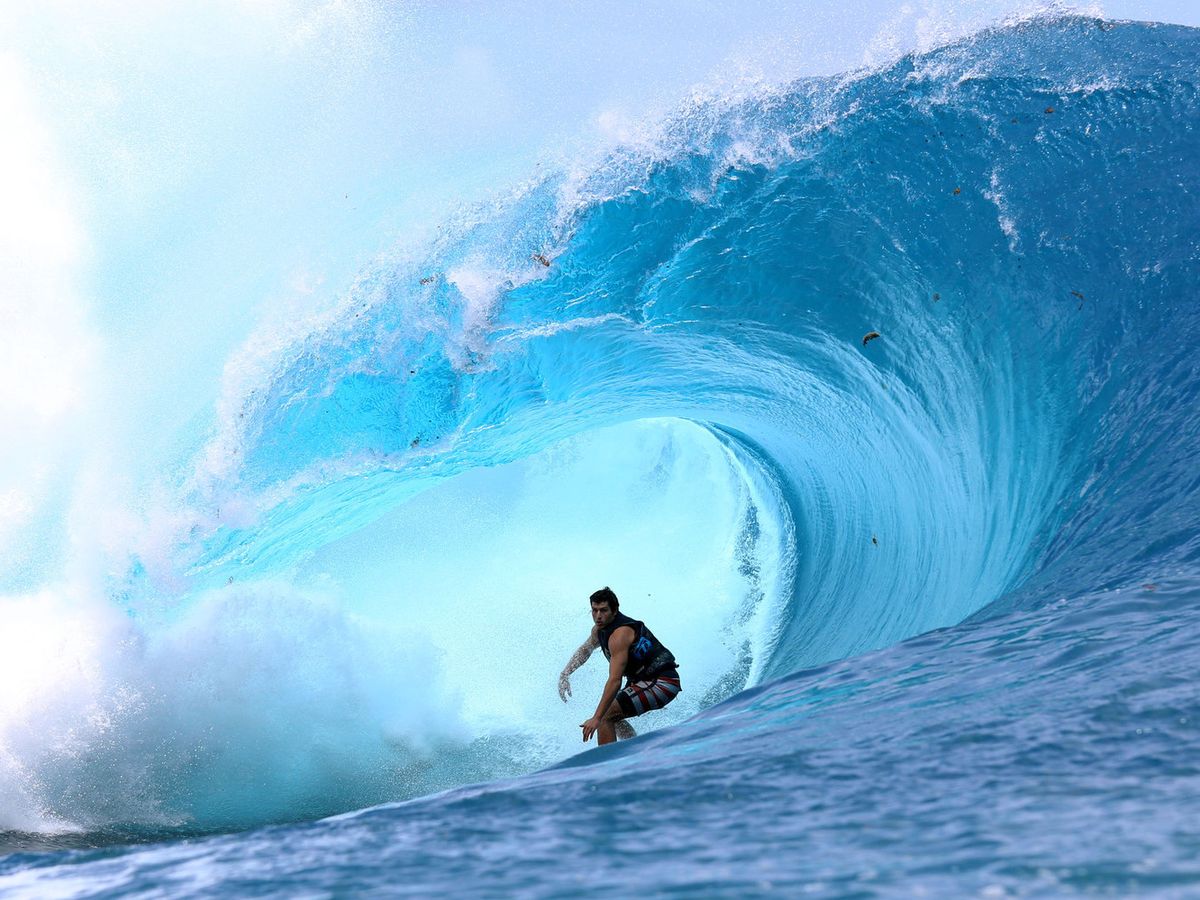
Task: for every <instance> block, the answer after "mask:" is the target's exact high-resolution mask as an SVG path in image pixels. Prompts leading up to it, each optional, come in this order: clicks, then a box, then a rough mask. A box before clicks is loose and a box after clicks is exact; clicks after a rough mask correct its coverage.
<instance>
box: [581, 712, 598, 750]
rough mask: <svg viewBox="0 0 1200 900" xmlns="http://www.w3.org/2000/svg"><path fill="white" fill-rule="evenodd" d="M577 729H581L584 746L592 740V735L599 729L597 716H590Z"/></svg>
mask: <svg viewBox="0 0 1200 900" xmlns="http://www.w3.org/2000/svg"><path fill="white" fill-rule="evenodd" d="M579 727H580V728H582V729H583V742H584V743H585V744H586V743H587V742H588V741H590V740H591V739H592V735H593V734H595V733H596V729H597V728H599V727H600V719H599V717H597V716H592V717H591V718H590V719H588V720H587V721H586V722H584V723H583V724H582V725H580V726H579Z"/></svg>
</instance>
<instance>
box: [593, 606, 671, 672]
mask: <svg viewBox="0 0 1200 900" xmlns="http://www.w3.org/2000/svg"><path fill="white" fill-rule="evenodd" d="M625 625H628V626H629V627H630V628H632V629H633V643H632V644H630V645H629V659H628V660H627V661H626V663H625V677H626V678H627V679H628V680H629V681H647V680H649V679H651V678H655V677H657V676H659V675H662V674H664V673H667V672H672V671H674V670H675V668H676V665H677V663H676V662H675V656H674V654H672V653H671V651H670V650H668V649H667V648H666V647H664V646H663V645H662V642H661V641H660V640H659V639H658V638H656V637H655V636H654V634H653V632H651V631H650V629H649V628H647V627H646V623H645V622H640V621H638V620H637V619H631V618H629V616H627V615H625V614H624V613H617V614H616V616H614V617H613V620H612V621H611V622H609V623H608V624H607V625H605V626H604V627H603V628H601V629H600V630H599V631H597V632H596V637H597V638H598V639H599V641H600V649H601V650H603V651H604V658H605V659H612V653H610V652H609V650H608V639H609V638H610V637H612V633H613V632H614V631H616V630H617V629H618V628H621V627H622V626H625Z"/></svg>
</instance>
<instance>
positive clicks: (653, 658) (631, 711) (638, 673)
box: [558, 587, 680, 744]
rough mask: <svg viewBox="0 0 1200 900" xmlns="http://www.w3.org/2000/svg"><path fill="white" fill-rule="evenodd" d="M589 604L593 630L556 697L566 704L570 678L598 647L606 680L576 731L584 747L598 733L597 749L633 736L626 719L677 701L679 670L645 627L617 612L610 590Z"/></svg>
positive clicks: (569, 664) (566, 671) (570, 662)
mask: <svg viewBox="0 0 1200 900" xmlns="http://www.w3.org/2000/svg"><path fill="white" fill-rule="evenodd" d="M589 599H590V601H591V605H592V621H593V622H594V623H595V625H594V626H593V627H592V633H591V634H590V635H589V636H588V639H587V640H586V641H584V642H583V643H582V644H581V645H580V646H579V649H578V650H576V651H575V653H574V654H572V656H571V658H570V660H568V661H567V665H566V667H565V668H564V669H563V671H562V674H561V675H559V676H558V695H559V696H560V697H561V698H562V701H563V703H566V702H567V698H568V697H570V696H571V681H570V675H571V673H572V672H574V671H575V670H576V669H578V668H579V667H580V666H582V665H583V664H584V663H585V662H587V661H588V658H589V657H591V655H592V651H593V650H595V649H596V648H597V647H599V648H600V650H601V651H602V652H603V653H604V657H605V659H607V660H608V681H606V682H605V684H604V690H603V692H602V693H601V694H600V703H599V704H598V705H597V706H596V714H595V715H593V716H592V717H591V718H590V719H588V720H587V721H586V722H584V723H583V724H582V725H580V726H579V727H580V728H582V729H583V740H584V741H585V742H586V741H589V740H591V738H592V735H593V734H596V735H597V736H598V740H599V742H600V743H601V744H609V743H612V742H613V741H615V740H617V739H618V738H620V739H622V740H624V739H626V738H631V737H634V736H635V734H636V732H634V730H633V726H632V725H630V724H629V722H627V721H626V720H627V719H631V718H633V717H634V716H640V715H641V714H642V713H645V712H649V711H650V710H652V709H662V708H663V707H664V706H666V705H667V704H668V703H670V702H671V701H672V700H674V699H675V697H676V696H677V695H678V694H679V691H680V686H679V669H678V664H677V663H676V662H675V657H674V655H673V654H672V653H671V651H670V650H668V649H667V648H666V647H665V646H664V645H663V644H662V642H661V641H659V640H658V638H656V637H655V636H654V634H653V632H651V631H650V629H649V628H647V627H646V624H645V623H644V622H641V621H639V620H637V619H631V618H630V617H629V616H627V615H625V614H623V613H622V612H620V600H618V599H617V595H616V594H615V593H613V592H612V590H610V589H609V588H607V587H604V588H601V589H600V590H598V591H596V592H595V593H594V594H592V596H591V597H590V598H589ZM622 677H624V679H625V687H624V688H622V687H621V679H622Z"/></svg>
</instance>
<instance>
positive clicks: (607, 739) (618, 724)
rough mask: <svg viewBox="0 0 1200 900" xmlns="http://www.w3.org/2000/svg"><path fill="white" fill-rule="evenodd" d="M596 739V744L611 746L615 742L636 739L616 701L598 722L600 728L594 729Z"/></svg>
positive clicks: (635, 734) (631, 727) (634, 732)
mask: <svg viewBox="0 0 1200 900" xmlns="http://www.w3.org/2000/svg"><path fill="white" fill-rule="evenodd" d="M596 737H597V742H598V743H601V744H611V743H612V742H613V741H616V740H622V741H624V740H628V739H629V738H631V737H637V732H636V731H634V730H633V726H632V725H630V724H629V723H628V722H627V721H625V713H624V711H623V710H622V709H621V704H619V703H617V701H616V700H614V701H613V703H612V706H610V707H609V708H608V712H606V713H605V714H604V718H603V719H601V720H600V727H599V728H597V729H596Z"/></svg>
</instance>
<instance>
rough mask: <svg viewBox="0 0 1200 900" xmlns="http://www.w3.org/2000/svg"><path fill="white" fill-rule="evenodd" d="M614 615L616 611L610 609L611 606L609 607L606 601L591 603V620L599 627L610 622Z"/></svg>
mask: <svg viewBox="0 0 1200 900" xmlns="http://www.w3.org/2000/svg"><path fill="white" fill-rule="evenodd" d="M615 615H616V613H614V612H613V611H612V607H610V606H609V605H608V604H607V603H593V604H592V621H593V622H595V623H596V624H597V625H599V626H600V627H601V628H603V627H604V626H605V625H607V624H608V623H609V622H611V621H612V620H613V616H615Z"/></svg>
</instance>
